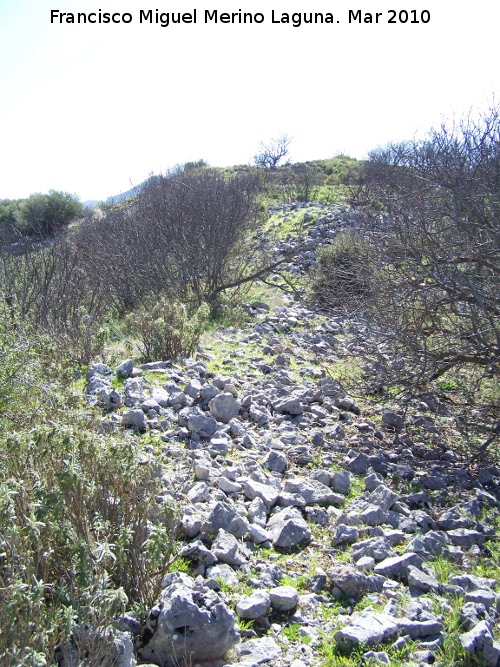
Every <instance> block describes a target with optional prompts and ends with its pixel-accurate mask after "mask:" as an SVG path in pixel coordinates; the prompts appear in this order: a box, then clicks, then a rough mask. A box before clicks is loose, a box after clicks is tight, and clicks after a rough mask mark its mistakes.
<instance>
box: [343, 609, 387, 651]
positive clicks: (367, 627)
mask: <svg viewBox="0 0 500 667" xmlns="http://www.w3.org/2000/svg"><path fill="white" fill-rule="evenodd" d="M398 631H399V625H398V623H397V622H396V620H395V619H394V618H393V617H392V616H389V615H388V614H382V613H380V614H377V613H374V612H370V611H367V612H364V613H363V614H361V615H359V616H357V617H356V618H355V619H353V621H352V622H351V623H350V624H349V625H346V626H345V627H343V628H341V629H340V630H338V631H337V632H336V633H335V635H334V637H335V641H336V642H337V643H338V644H339V645H340V646H342V647H343V648H345V649H352V648H357V647H358V646H360V645H364V646H378V645H379V644H382V643H383V642H385V641H388V640H389V639H392V638H393V637H395V636H396V634H397V633H398Z"/></svg>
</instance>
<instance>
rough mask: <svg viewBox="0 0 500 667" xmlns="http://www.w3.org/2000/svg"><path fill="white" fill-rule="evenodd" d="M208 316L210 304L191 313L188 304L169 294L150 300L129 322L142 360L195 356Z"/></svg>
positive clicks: (130, 317) (132, 315)
mask: <svg viewBox="0 0 500 667" xmlns="http://www.w3.org/2000/svg"><path fill="white" fill-rule="evenodd" d="M209 316H210V308H209V306H208V305H207V304H202V305H201V306H200V307H199V308H198V309H197V310H195V311H194V312H193V313H190V312H189V311H188V308H187V307H186V305H185V304H183V303H180V302H179V301H177V300H176V299H174V298H172V297H170V296H168V295H167V296H163V297H161V298H159V300H153V299H152V298H150V299H148V300H147V301H146V302H145V303H144V304H143V305H142V306H141V307H140V308H139V309H138V310H137V311H135V312H134V313H132V314H131V315H130V316H129V318H128V321H129V323H130V329H131V334H132V336H135V337H137V338H138V346H139V351H140V353H141V355H142V358H143V359H144V360H145V361H153V360H158V359H175V358H177V357H183V356H190V355H191V354H193V352H194V351H195V349H196V346H197V345H198V341H199V340H200V336H201V334H202V332H203V330H204V329H205V327H206V326H207V324H208V320H209Z"/></svg>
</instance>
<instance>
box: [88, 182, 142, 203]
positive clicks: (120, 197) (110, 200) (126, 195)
mask: <svg viewBox="0 0 500 667" xmlns="http://www.w3.org/2000/svg"><path fill="white" fill-rule="evenodd" d="M145 182H146V181H143V182H142V183H140V184H139V185H136V186H135V187H133V188H131V189H130V190H127V192H122V193H121V194H119V195H113V196H112V197H108V198H107V199H105V200H104V201H103V200H102V199H101V200H99V199H88V200H87V201H84V202H83V205H84V206H85V208H92V206H97V204H103V203H104V204H119V203H120V202H121V201H123V200H124V199H128V198H129V197H133V196H134V195H136V194H138V193H139V192H140V191H141V188H142V186H143V185H144V183H145Z"/></svg>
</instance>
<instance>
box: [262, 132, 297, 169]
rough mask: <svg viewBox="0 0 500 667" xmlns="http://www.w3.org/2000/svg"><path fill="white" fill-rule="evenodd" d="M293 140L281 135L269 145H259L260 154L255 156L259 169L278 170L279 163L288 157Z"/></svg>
mask: <svg viewBox="0 0 500 667" xmlns="http://www.w3.org/2000/svg"><path fill="white" fill-rule="evenodd" d="M291 141H292V138H291V137H289V136H288V135H287V134H280V135H279V136H278V137H277V138H276V139H272V140H271V141H269V142H268V143H267V144H266V143H264V142H261V143H260V144H259V148H260V153H257V155H254V157H253V161H254V163H255V164H256V165H257V166H259V167H266V168H267V169H273V170H274V169H276V167H277V166H278V164H279V162H280V161H281V160H282V159H283V158H284V157H286V156H287V155H288V153H289V148H290V143H291Z"/></svg>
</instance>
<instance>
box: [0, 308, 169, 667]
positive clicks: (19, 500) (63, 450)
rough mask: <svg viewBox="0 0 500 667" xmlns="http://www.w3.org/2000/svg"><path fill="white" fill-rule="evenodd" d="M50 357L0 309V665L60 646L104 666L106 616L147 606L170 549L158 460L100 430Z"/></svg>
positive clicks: (26, 661)
mask: <svg viewBox="0 0 500 667" xmlns="http://www.w3.org/2000/svg"><path fill="white" fill-rule="evenodd" d="M56 349H57V348H56V346H55V345H49V343H48V341H47V340H44V339H43V338H40V339H36V338H32V337H31V336H30V334H29V331H28V330H25V329H23V328H21V326H20V324H19V323H18V322H17V321H15V320H14V319H11V315H10V313H9V312H8V311H7V312H1V311H0V590H1V591H2V604H1V605H0V627H2V632H1V633H0V664H2V665H9V666H10V665H12V667H14V666H16V667H18V666H19V665H26V667H28V665H29V666H30V667H33V665H40V666H42V665H46V664H48V663H49V662H50V663H52V662H53V660H54V654H55V652H56V649H58V650H60V651H61V652H63V654H64V652H70V651H71V650H73V649H75V650H77V651H79V652H81V653H82V654H84V655H87V656H88V661H86V664H89V665H93V664H95V665H97V664H111V661H110V659H109V656H111V655H112V651H113V650H114V649H113V642H112V636H110V634H109V632H108V630H109V628H110V626H111V624H112V622H113V620H114V619H115V618H116V616H117V615H118V614H119V613H120V612H122V611H123V610H124V608H125V606H127V608H128V609H131V608H132V609H135V610H136V611H137V612H138V613H140V614H141V613H143V614H144V613H145V610H146V609H147V608H148V607H150V606H151V605H152V604H153V602H154V600H155V599H156V597H157V596H158V594H159V592H160V585H161V580H162V577H163V576H164V574H165V572H166V571H167V568H168V566H169V563H170V560H171V559H172V557H173V554H174V551H175V549H176V527H177V520H176V514H175V511H174V510H173V509H172V507H170V506H169V505H168V504H167V503H163V504H158V502H157V497H158V496H159V495H160V491H161V486H160V485H161V480H160V477H159V476H158V475H157V474H156V473H157V471H156V470H155V469H154V468H153V464H148V463H144V462H143V461H141V458H140V455H139V454H140V453H139V450H138V448H139V444H138V443H137V441H135V440H133V439H130V438H126V437H124V436H123V435H122V434H120V433H119V432H117V433H116V434H113V435H104V434H102V433H101V432H100V429H99V428H98V427H99V424H98V423H94V421H93V418H92V416H91V415H90V414H89V413H88V412H87V411H86V410H85V408H84V407H82V396H81V392H80V391H73V390H72V389H71V387H70V386H64V385H63V384H62V382H61V378H64V377H65V375H66V372H65V370H64V368H63V367H62V365H61V357H58V356H57V355H56ZM64 359H65V358H64V355H63V356H62V360H63V361H64ZM85 625H87V626H88V627H90V628H92V631H91V632H86V631H85ZM71 664H73V663H71Z"/></svg>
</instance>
